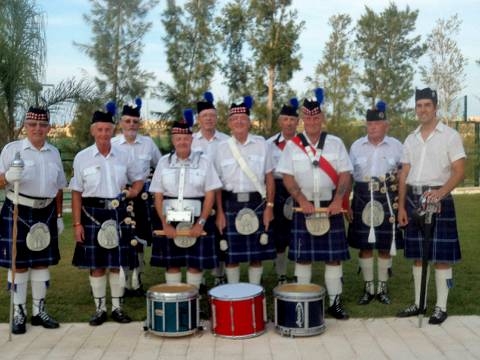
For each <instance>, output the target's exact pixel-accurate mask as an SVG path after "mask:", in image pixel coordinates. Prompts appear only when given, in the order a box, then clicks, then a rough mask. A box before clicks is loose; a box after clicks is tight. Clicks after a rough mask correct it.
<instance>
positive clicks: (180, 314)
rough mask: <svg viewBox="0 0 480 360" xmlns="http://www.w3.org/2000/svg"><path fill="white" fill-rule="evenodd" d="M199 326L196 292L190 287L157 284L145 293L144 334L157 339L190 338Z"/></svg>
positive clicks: (186, 285) (195, 289)
mask: <svg viewBox="0 0 480 360" xmlns="http://www.w3.org/2000/svg"><path fill="white" fill-rule="evenodd" d="M199 322H200V306H199V298H198V289H197V288H196V287H195V286H193V285H190V284H182V283H179V284H159V285H154V286H152V287H151V288H150V289H148V291H147V320H146V326H145V327H146V330H149V331H150V332H152V333H154V334H156V335H160V336H169V337H173V336H185V335H190V334H193V333H194V332H195V331H196V330H197V327H198V324H199Z"/></svg>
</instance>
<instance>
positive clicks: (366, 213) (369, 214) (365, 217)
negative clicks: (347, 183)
mask: <svg viewBox="0 0 480 360" xmlns="http://www.w3.org/2000/svg"><path fill="white" fill-rule="evenodd" d="M384 219H385V212H384V211H383V205H382V204H381V203H380V202H379V201H377V200H372V201H369V202H368V203H367V205H365V207H364V208H363V211H362V222H363V223H364V224H365V225H367V226H373V227H377V226H379V225H381V224H383V220H384Z"/></svg>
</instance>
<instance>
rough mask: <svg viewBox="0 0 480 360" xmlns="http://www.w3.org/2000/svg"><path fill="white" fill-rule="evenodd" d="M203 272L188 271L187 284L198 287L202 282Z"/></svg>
mask: <svg viewBox="0 0 480 360" xmlns="http://www.w3.org/2000/svg"><path fill="white" fill-rule="evenodd" d="M202 277H203V272H199V273H194V272H190V271H187V284H190V285H193V286H195V287H196V288H197V289H198V288H200V285H201V284H202Z"/></svg>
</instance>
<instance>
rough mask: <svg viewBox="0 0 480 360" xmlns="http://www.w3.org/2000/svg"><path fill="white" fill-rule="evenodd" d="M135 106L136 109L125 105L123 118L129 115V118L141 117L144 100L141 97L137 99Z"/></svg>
mask: <svg viewBox="0 0 480 360" xmlns="http://www.w3.org/2000/svg"><path fill="white" fill-rule="evenodd" d="M135 105H136V107H133V106H130V105H124V106H123V110H122V116H123V115H127V116H132V117H137V118H139V117H140V109H141V108H142V99H140V98H139V97H138V98H136V99H135Z"/></svg>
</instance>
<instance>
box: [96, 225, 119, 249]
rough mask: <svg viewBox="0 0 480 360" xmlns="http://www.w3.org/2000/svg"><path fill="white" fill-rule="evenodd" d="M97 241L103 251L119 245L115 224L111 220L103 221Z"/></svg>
mask: <svg viewBox="0 0 480 360" xmlns="http://www.w3.org/2000/svg"><path fill="white" fill-rule="evenodd" d="M97 240H98V243H99V244H100V246H101V247H103V248H104V249H113V248H116V247H117V246H118V243H119V236H118V229H117V222H116V221H115V220H113V219H110V220H106V221H104V222H103V223H102V225H101V227H100V230H99V231H98V235H97Z"/></svg>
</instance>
